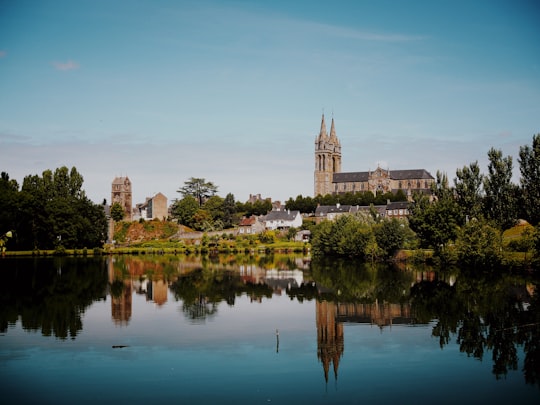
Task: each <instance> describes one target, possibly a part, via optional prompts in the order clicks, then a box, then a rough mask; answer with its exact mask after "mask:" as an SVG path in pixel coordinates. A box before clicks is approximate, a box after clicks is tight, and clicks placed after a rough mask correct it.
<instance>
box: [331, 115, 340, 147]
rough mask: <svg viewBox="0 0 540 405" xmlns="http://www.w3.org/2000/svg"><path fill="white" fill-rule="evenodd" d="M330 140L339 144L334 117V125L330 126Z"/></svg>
mask: <svg viewBox="0 0 540 405" xmlns="http://www.w3.org/2000/svg"><path fill="white" fill-rule="evenodd" d="M330 139H331V140H332V141H334V142H335V143H337V144H339V140H338V139H337V135H336V127H335V126H334V117H332V125H331V126H330Z"/></svg>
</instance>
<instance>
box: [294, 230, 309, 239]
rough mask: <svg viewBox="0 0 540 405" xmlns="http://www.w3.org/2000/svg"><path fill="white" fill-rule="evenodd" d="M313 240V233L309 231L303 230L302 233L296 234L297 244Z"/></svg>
mask: <svg viewBox="0 0 540 405" xmlns="http://www.w3.org/2000/svg"><path fill="white" fill-rule="evenodd" d="M310 238H311V231H310V230H308V229H302V230H301V231H298V232H296V235H294V241H295V242H309V239H310Z"/></svg>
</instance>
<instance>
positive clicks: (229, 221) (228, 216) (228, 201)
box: [223, 193, 236, 228]
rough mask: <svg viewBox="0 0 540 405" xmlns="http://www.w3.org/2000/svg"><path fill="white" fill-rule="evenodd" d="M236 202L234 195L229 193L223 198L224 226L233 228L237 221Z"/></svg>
mask: <svg viewBox="0 0 540 405" xmlns="http://www.w3.org/2000/svg"><path fill="white" fill-rule="evenodd" d="M235 214H236V202H235V201H234V195H233V194H231V193H229V194H227V195H226V196H225V200H223V227H224V228H231V227H232V226H233V224H234V223H235V222H236V215H235Z"/></svg>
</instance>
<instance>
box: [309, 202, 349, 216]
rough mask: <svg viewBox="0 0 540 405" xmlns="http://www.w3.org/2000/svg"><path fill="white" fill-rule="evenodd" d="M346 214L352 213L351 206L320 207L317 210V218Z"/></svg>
mask: <svg viewBox="0 0 540 405" xmlns="http://www.w3.org/2000/svg"><path fill="white" fill-rule="evenodd" d="M345 212H351V206H350V205H340V204H336V205H319V206H318V207H317V208H316V209H315V216H325V215H328V214H334V213H336V214H339V213H345Z"/></svg>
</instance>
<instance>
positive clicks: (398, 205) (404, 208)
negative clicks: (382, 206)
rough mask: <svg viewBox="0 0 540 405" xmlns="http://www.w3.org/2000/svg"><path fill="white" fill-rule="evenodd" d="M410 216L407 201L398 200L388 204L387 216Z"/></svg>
mask: <svg viewBox="0 0 540 405" xmlns="http://www.w3.org/2000/svg"><path fill="white" fill-rule="evenodd" d="M408 216H409V203H408V202H407V201H397V202H391V203H388V204H386V217H387V218H396V219H401V218H407V217H408Z"/></svg>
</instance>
